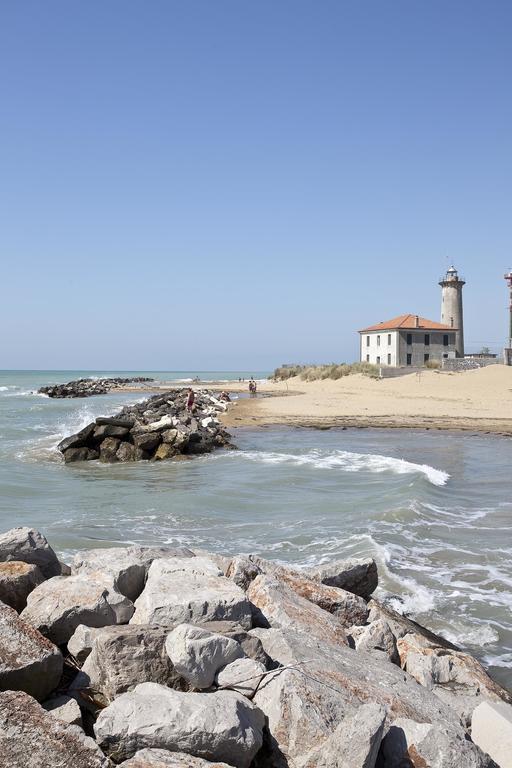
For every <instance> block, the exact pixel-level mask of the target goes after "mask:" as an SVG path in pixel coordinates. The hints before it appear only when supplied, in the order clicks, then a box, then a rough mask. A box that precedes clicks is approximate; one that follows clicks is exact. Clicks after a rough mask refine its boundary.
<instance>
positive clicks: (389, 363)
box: [388, 355, 391, 365]
mask: <svg viewBox="0 0 512 768" xmlns="http://www.w3.org/2000/svg"><path fill="white" fill-rule="evenodd" d="M388 365H391V355H388Z"/></svg>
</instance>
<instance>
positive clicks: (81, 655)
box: [68, 624, 102, 664]
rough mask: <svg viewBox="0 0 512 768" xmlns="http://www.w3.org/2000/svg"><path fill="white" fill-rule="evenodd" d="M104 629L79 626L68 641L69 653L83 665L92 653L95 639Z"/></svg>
mask: <svg viewBox="0 0 512 768" xmlns="http://www.w3.org/2000/svg"><path fill="white" fill-rule="evenodd" d="M101 629H102V627H87V626H86V625H85V624H79V625H78V627H77V628H76V629H75V631H74V632H73V634H72V635H71V637H70V638H69V640H68V651H69V653H70V654H71V656H73V658H75V659H76V661H77V662H78V663H79V664H83V663H84V661H85V660H86V658H87V657H88V656H89V654H90V652H91V651H92V644H93V642H94V638H95V637H96V635H97V634H98V632H101Z"/></svg>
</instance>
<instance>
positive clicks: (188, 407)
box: [187, 387, 195, 412]
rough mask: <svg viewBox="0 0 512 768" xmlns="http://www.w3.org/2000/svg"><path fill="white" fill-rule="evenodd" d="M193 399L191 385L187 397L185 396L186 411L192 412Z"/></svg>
mask: <svg viewBox="0 0 512 768" xmlns="http://www.w3.org/2000/svg"><path fill="white" fill-rule="evenodd" d="M194 400H195V395H194V390H193V389H192V387H189V388H188V397H187V411H190V412H192V408H193V407H194Z"/></svg>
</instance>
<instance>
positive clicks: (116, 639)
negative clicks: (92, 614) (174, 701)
mask: <svg viewBox="0 0 512 768" xmlns="http://www.w3.org/2000/svg"><path fill="white" fill-rule="evenodd" d="M167 635H168V630H167V629H164V628H161V627H155V626H152V627H144V626H137V625H128V626H114V627H104V628H102V629H98V630H96V635H95V637H94V640H93V644H92V650H91V653H90V654H89V656H88V657H87V659H86V661H85V663H84V665H83V667H82V672H81V673H80V674H79V675H78V676H77V678H75V680H74V682H73V683H72V685H71V689H70V690H72V691H73V692H74V691H80V690H88V689H90V690H92V691H94V694H95V699H96V701H99V700H100V699H99V697H100V696H101V703H102V704H105V703H106V704H108V703H110V702H112V701H113V700H114V699H115V698H116V697H117V696H119V695H120V694H121V693H126V691H130V690H132V689H133V688H134V687H135V686H136V685H138V684H139V683H146V682H152V683H161V684H162V685H167V686H170V687H183V680H182V679H181V677H180V675H179V674H178V672H177V670H175V669H174V667H173V664H172V662H171V660H170V658H169V656H168V655H167V653H166V650H165V640H166V637H167ZM82 703H83V702H82Z"/></svg>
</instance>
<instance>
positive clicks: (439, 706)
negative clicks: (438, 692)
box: [251, 629, 490, 768]
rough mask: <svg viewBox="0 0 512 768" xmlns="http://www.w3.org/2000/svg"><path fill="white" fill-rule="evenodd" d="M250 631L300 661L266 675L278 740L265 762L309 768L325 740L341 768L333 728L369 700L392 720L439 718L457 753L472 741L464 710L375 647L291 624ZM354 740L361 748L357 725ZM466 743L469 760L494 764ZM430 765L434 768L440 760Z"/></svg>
mask: <svg viewBox="0 0 512 768" xmlns="http://www.w3.org/2000/svg"><path fill="white" fill-rule="evenodd" d="M251 634H254V635H256V636H257V637H259V638H260V640H261V641H262V643H263V647H264V648H265V651H266V652H267V653H268V654H269V655H270V656H271V657H272V658H273V659H274V660H275V661H276V662H278V663H280V664H281V665H283V666H290V665H295V667H294V668H287V669H281V670H280V669H276V670H275V672H272V673H270V674H269V675H267V677H265V678H264V679H263V680H262V681H261V683H260V685H259V687H258V690H257V692H256V695H255V697H254V699H253V701H254V703H255V704H256V705H257V706H258V707H259V708H260V709H262V710H263V712H264V713H265V714H266V715H267V717H268V725H269V729H270V734H271V742H272V744H273V748H272V750H271V754H270V755H269V756H268V759H267V762H265V763H262V765H264V766H265V768H284V766H287V765H288V766H290V765H293V766H294V768H305V767H306V766H307V768H310V766H311V762H310V761H311V758H312V756H318V754H319V752H322V747H323V746H325V749H326V753H325V754H324V759H325V758H326V757H327V754H328V753H327V750H328V749H330V748H331V747H335V748H336V749H335V751H334V753H332V754H331V763H330V765H332V766H336V765H337V763H336V759H337V755H339V746H340V745H339V744H337V743H336V740H334V742H333V741H332V734H333V733H334V732H335V731H336V729H337V728H338V726H339V725H340V724H341V723H342V722H344V721H345V719H346V718H349V717H351V718H352V717H356V720H355V722H357V713H358V711H359V709H360V707H361V705H362V704H366V703H373V704H377V705H380V706H381V707H383V708H384V709H385V710H386V712H387V715H386V724H387V726H389V725H391V724H392V723H393V722H394V721H395V720H396V719H397V718H406V719H410V720H412V721H414V722H416V723H432V724H434V726H435V727H434V728H433V735H434V737H435V733H436V729H439V728H441V727H442V728H443V729H444V730H445V731H446V733H447V743H448V744H451V745H452V748H453V750H454V755H455V757H456V756H457V755H458V753H459V752H460V747H461V744H463V743H464V742H465V741H466V736H467V734H466V731H465V729H464V728H463V727H462V725H461V723H460V719H459V717H458V715H457V714H456V713H455V712H454V711H453V710H452V709H451V708H450V707H448V706H447V705H446V704H445V703H444V702H442V701H441V700H440V699H439V698H437V696H435V695H434V694H433V693H432V692H431V691H429V690H427V689H426V688H423V687H422V686H420V685H418V684H417V683H416V681H415V680H414V679H413V678H411V677H410V676H409V675H407V674H406V673H404V672H403V670H401V669H400V668H399V667H397V666H396V665H394V664H388V663H384V664H383V663H382V660H381V659H378V658H375V657H374V656H372V655H371V654H369V653H364V652H359V651H355V650H353V649H351V648H348V647H346V646H344V645H337V646H333V645H329V644H328V643H327V642H326V641H322V640H321V639H317V638H316V637H314V636H313V635H312V634H309V635H308V634H306V633H303V632H295V631H293V630H290V629H285V630H279V629H267V630H266V629H253V630H252V631H251ZM351 738H352V739H353V746H354V749H356V747H357V746H358V737H357V729H355V730H354V732H353V735H352V737H351ZM330 740H331V741H330ZM346 747H347V745H345V748H346ZM464 749H465V752H464V755H465V757H466V759H467V765H468V766H475V768H476V767H477V766H478V768H484V766H487V765H488V763H487V762H485V761H482V757H481V753H480V750H478V749H477V748H476V747H475V746H474V745H473V744H471V743H470V742H467V741H466V746H465V748H464ZM429 754H430V752H429ZM473 758H474V759H473ZM327 764H329V763H327ZM413 765H416V764H414V763H413ZM419 765H421V763H418V766H419ZM427 765H428V766H429V768H430V766H433V765H438V763H428V764H427ZM439 765H442V766H443V768H463V766H465V765H466V764H465V763H460V762H456V761H455V759H454V761H453V762H449V761H446V762H443V763H439ZM489 765H490V764H489ZM395 768H396V767H395Z"/></svg>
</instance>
